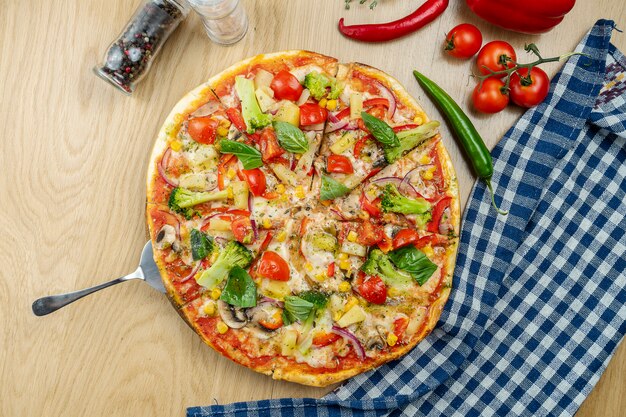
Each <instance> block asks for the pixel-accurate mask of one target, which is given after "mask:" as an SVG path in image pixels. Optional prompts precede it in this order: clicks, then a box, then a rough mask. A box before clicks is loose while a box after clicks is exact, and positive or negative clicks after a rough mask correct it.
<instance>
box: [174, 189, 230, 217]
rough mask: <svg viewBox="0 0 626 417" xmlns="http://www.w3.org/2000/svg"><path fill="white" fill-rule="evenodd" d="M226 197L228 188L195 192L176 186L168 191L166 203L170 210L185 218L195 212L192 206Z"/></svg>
mask: <svg viewBox="0 0 626 417" xmlns="http://www.w3.org/2000/svg"><path fill="white" fill-rule="evenodd" d="M227 198H228V190H226V189H224V190H222V191H215V192H196V191H190V190H188V189H186V188H181V187H176V188H174V189H173V190H172V192H171V193H170V198H169V201H168V202H167V205H168V206H169V208H170V209H171V210H172V211H175V212H176V213H179V214H182V215H183V216H185V217H186V218H187V219H190V218H192V217H193V215H194V214H195V213H196V212H195V210H194V209H193V206H195V205H198V204H202V203H206V202H208V201H215V200H226V199H227Z"/></svg>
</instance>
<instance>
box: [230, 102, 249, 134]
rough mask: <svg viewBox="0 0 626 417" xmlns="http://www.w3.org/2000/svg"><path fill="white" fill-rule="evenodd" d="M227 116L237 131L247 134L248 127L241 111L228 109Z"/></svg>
mask: <svg viewBox="0 0 626 417" xmlns="http://www.w3.org/2000/svg"><path fill="white" fill-rule="evenodd" d="M226 115H227V116H228V119H229V120H230V122H231V123H232V124H234V125H235V127H236V128H237V130H239V131H240V132H245V131H246V130H248V128H247V127H246V122H245V121H244V120H243V117H242V116H241V113H240V112H239V110H237V109H235V108H232V107H231V108H229V109H226Z"/></svg>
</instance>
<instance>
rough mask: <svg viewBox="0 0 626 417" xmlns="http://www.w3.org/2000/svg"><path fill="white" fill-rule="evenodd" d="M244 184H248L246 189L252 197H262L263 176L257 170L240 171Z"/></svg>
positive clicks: (263, 187)
mask: <svg viewBox="0 0 626 417" xmlns="http://www.w3.org/2000/svg"><path fill="white" fill-rule="evenodd" d="M241 173H242V174H243V176H244V178H245V179H246V182H247V183H248V188H250V191H252V194H253V195H254V196H260V195H263V193H264V192H265V187H266V181H265V174H264V173H263V171H261V170H260V169H259V168H254V169H243V170H241Z"/></svg>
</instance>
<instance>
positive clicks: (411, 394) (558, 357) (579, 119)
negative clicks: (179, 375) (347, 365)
mask: <svg viewBox="0 0 626 417" xmlns="http://www.w3.org/2000/svg"><path fill="white" fill-rule="evenodd" d="M613 28H614V24H613V22H611V21H604V20H602V21H599V22H597V24H596V25H595V26H594V27H593V28H592V30H591V31H590V32H589V34H588V35H587V36H586V37H585V39H584V40H583V41H582V43H581V44H580V45H579V46H578V48H577V51H578V52H583V53H585V54H587V56H576V57H572V58H570V59H569V61H568V62H567V63H566V64H565V66H564V68H563V69H562V71H561V72H560V73H559V74H558V75H557V76H556V77H555V78H554V80H553V81H552V85H551V90H550V94H549V96H548V98H547V99H546V100H545V102H544V103H543V104H541V105H539V106H538V107H536V108H534V109H531V110H529V111H528V112H526V114H525V115H524V116H523V117H522V118H521V119H520V120H519V121H518V122H517V123H516V125H515V126H514V127H513V128H511V129H510V130H509V132H508V133H507V134H506V136H505V137H504V138H503V139H502V140H501V141H500V143H499V144H498V145H497V146H496V148H495V149H494V150H493V157H494V164H495V174H494V176H493V183H494V186H495V187H496V191H497V195H498V200H499V201H501V205H502V207H503V208H504V209H508V210H509V212H510V214H509V215H508V216H506V217H504V216H499V215H497V214H496V213H495V211H494V210H493V209H492V208H491V205H490V199H489V195H488V192H487V190H486V189H485V186H484V184H483V183H482V182H480V181H479V182H477V183H476V185H475V186H474V189H473V191H472V194H471V196H470V200H469V202H468V205H467V209H466V211H465V215H464V220H463V228H462V232H461V243H460V248H459V256H458V261H457V267H456V270H455V277H454V290H453V292H452V294H451V298H450V300H449V301H448V304H447V305H446V308H445V311H444V313H443V314H442V316H441V320H440V323H439V326H438V327H437V328H436V329H435V330H434V331H433V333H432V334H431V335H430V336H429V337H428V338H426V339H425V340H424V341H422V342H421V343H420V344H419V345H418V346H417V347H416V348H415V349H414V350H413V351H411V353H410V354H408V355H407V356H405V357H404V358H402V359H400V360H398V361H395V362H393V363H389V364H387V365H384V366H382V367H380V368H378V369H376V370H374V371H371V372H369V373H366V374H363V375H360V376H357V377H355V378H352V379H351V380H349V381H348V382H347V383H346V384H344V385H343V386H341V387H339V388H338V389H336V390H335V391H334V392H333V393H331V394H329V395H327V396H326V397H324V398H322V399H319V400H316V399H293V398H289V399H278V400H265V401H253V402H245V403H236V404H229V405H213V406H207V407H193V408H189V409H188V411H187V416H188V417H205V416H223V415H224V416H233V417H234V416H237V417H252V416H271V417H287V416H311V417H313V416H315V417H317V416H320V417H325V416H350V417H352V416H387V415H389V416H446V417H451V416H548V415H550V416H553V415H558V416H567V415H573V414H574V413H575V412H576V410H577V409H578V407H579V406H580V404H581V403H582V402H583V400H584V399H585V397H586V396H587V395H588V394H589V392H590V391H591V389H592V388H593V386H594V385H595V383H596V382H597V380H598V378H599V377H600V375H601V374H602V372H603V371H604V369H605V368H606V366H607V363H608V361H609V359H610V358H611V356H612V354H613V352H614V351H615V349H616V347H617V345H618V344H619V342H620V340H621V339H622V336H623V335H624V332H625V331H626V272H625V271H626V60H625V59H624V57H623V56H622V54H621V53H620V52H619V51H617V50H616V49H615V48H614V47H613V46H612V45H611V44H610V36H611V32H612V30H613Z"/></svg>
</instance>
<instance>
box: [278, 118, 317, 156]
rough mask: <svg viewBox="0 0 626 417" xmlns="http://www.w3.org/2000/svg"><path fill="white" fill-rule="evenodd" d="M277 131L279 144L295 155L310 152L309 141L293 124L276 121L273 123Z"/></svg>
mask: <svg viewBox="0 0 626 417" xmlns="http://www.w3.org/2000/svg"><path fill="white" fill-rule="evenodd" d="M272 125H273V126H274V130H275V131H276V137H277V138H278V143H280V146H282V147H283V148H284V149H286V150H287V151H289V152H293V153H304V152H306V151H308V150H309V141H308V140H307V139H306V136H304V133H303V132H302V131H301V130H300V129H298V128H297V127H295V126H294V125H292V124H291V123H287V122H281V121H275V122H273V123H272Z"/></svg>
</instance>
